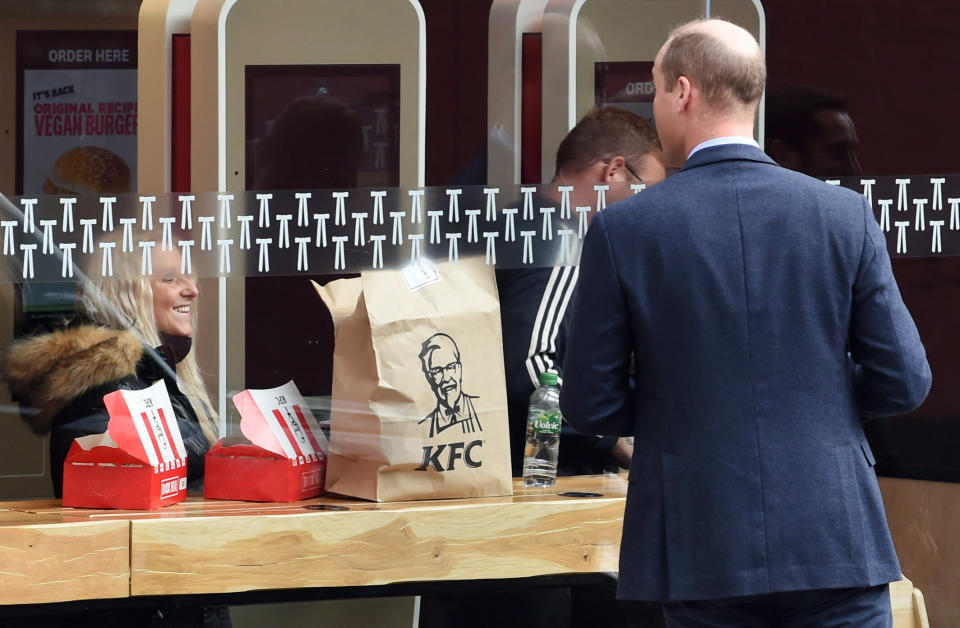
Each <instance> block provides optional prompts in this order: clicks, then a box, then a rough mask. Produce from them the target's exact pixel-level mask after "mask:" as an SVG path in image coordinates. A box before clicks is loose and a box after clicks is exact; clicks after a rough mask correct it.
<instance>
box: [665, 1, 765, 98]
mask: <svg viewBox="0 0 960 628" xmlns="http://www.w3.org/2000/svg"><path fill="white" fill-rule="evenodd" d="M660 71H661V72H662V73H663V78H664V84H665V85H666V86H667V90H668V91H670V90H672V89H673V86H674V85H675V84H676V82H677V79H678V78H679V77H681V76H685V77H687V79H688V80H689V81H690V82H691V83H693V84H694V85H695V86H696V87H697V89H699V91H700V94H701V95H702V97H703V100H704V102H705V103H706V104H707V105H708V106H709V107H710V108H712V109H714V110H718V111H723V110H728V109H731V108H750V109H753V108H755V107H756V106H757V104H758V103H759V102H760V97H761V96H762V95H763V88H764V85H765V84H766V80H767V68H766V64H765V63H764V60H763V52H762V51H761V50H760V46H759V44H757V41H756V39H754V37H753V35H751V34H750V33H749V32H747V31H746V30H744V29H743V28H740V27H739V26H737V25H735V24H731V23H730V22H726V21H723V20H715V19H714V20H696V21H693V22H688V23H686V24H684V25H682V26H679V27H678V28H676V29H674V31H673V32H672V33H671V34H670V37H669V38H668V39H667V43H666V44H665V45H664V49H663V56H662V58H661V60H660Z"/></svg>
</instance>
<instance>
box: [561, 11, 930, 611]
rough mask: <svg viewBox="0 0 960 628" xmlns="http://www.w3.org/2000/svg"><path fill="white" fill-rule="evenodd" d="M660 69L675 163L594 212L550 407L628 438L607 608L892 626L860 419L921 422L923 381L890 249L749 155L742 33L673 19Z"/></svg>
mask: <svg viewBox="0 0 960 628" xmlns="http://www.w3.org/2000/svg"><path fill="white" fill-rule="evenodd" d="M653 72H654V84H655V86H656V89H657V94H656V98H655V100H654V115H655V117H656V121H657V126H658V132H659V134H660V138H661V141H662V143H663V149H664V155H665V157H666V159H667V163H668V165H681V164H683V163H684V162H685V165H684V166H683V169H682V170H681V171H680V172H679V173H678V174H676V175H675V176H673V177H671V178H669V179H667V181H666V182H664V183H661V184H660V185H657V186H654V187H653V188H651V189H649V190H647V191H645V192H644V193H642V194H639V195H637V196H634V197H632V198H630V199H628V200H626V201H624V202H622V203H617V204H616V205H614V206H612V207H609V208H607V209H606V210H604V211H603V212H600V213H599V214H598V215H597V217H596V218H595V219H594V221H593V224H592V226H591V227H590V230H589V231H588V233H587V236H586V239H585V242H584V245H583V251H582V255H581V262H580V274H581V278H580V281H579V285H578V293H577V295H576V297H575V304H574V312H573V320H572V324H571V331H570V335H569V337H568V348H567V358H566V363H565V368H566V372H567V373H576V376H574V377H568V378H567V379H566V381H565V383H564V387H563V390H562V392H561V401H560V403H561V408H562V410H563V413H564V416H565V418H566V419H567V420H568V421H569V422H570V423H571V424H573V425H574V427H576V428H577V429H580V430H581V431H584V432H588V433H601V434H617V435H629V434H633V435H635V437H636V441H635V451H634V454H633V459H632V462H631V465H630V474H629V480H630V481H629V489H628V497H627V508H626V513H625V515H624V526H623V540H622V544H621V554H620V584H619V591H618V593H619V595H620V597H623V598H629V599H637V600H659V601H661V602H663V603H664V604H663V607H664V615H665V619H666V623H667V625H668V626H737V627H747V626H791V627H795V626H818V627H821V626H840V625H843V626H858V627H874V626H876V627H879V626H890V625H891V612H890V601H889V593H888V589H887V583H888V582H890V581H893V580H898V579H899V578H900V577H901V575H900V567H899V564H898V562H897V557H896V554H895V552H894V548H893V543H892V542H891V539H890V533H889V531H888V529H887V524H886V519H885V515H884V510H883V503H882V501H881V497H880V491H879V488H878V485H877V480H876V475H875V473H874V470H873V468H872V467H873V464H874V459H873V454H872V453H871V451H870V448H869V445H867V441H866V440H865V439H864V435H863V428H862V425H861V417H874V416H881V415H889V414H897V413H903V412H907V411H909V410H911V409H913V408H915V407H917V406H918V405H919V404H920V403H921V402H922V401H923V399H924V397H925V396H926V394H927V392H928V391H929V388H930V378H931V376H930V369H929V366H928V365H927V360H926V354H925V352H924V349H923V345H922V344H921V342H920V338H919V336H918V334H917V329H916V326H915V325H914V323H913V320H912V319H911V317H910V314H909V312H908V311H907V309H906V307H905V306H904V304H903V301H902V299H901V297H900V292H899V290H898V288H897V285H896V282H895V281H894V278H893V274H892V272H891V268H890V260H889V257H888V255H887V252H886V247H885V242H884V238H883V234H882V233H881V231H880V229H879V226H878V225H877V222H876V219H875V218H874V215H873V212H872V210H871V208H870V207H869V206H868V204H867V202H866V201H865V199H864V198H863V197H862V196H860V195H859V194H856V193H855V192H852V191H850V190H846V189H842V188H838V187H834V186H830V185H826V184H824V183H822V182H820V181H817V180H815V179H812V178H809V177H807V176H805V175H802V174H799V173H796V172H792V171H788V170H786V169H784V168H781V167H779V166H778V165H777V164H776V163H774V162H773V161H771V160H770V159H769V158H768V157H767V156H766V155H765V154H764V153H763V152H762V151H761V150H760V149H759V148H758V146H757V144H756V142H754V141H753V139H752V134H753V128H754V120H755V115H756V111H757V107H758V103H759V101H760V97H761V94H762V92H763V86H764V82H765V79H766V70H765V67H764V62H763V56H762V53H761V51H760V48H759V46H758V45H757V43H756V41H755V40H754V39H753V37H752V36H751V35H750V34H749V33H747V32H746V31H744V30H743V29H741V28H739V27H736V26H734V25H732V24H730V23H727V22H722V21H719V20H706V21H697V22H693V23H690V24H687V25H684V26H681V27H680V28H678V29H677V30H675V31H674V32H673V33H672V34H671V36H670V37H669V39H668V40H667V42H666V43H665V44H664V46H663V47H662V48H661V50H660V52H659V53H658V54H657V57H656V59H655V63H654V70H653ZM631 356H632V357H633V361H634V364H635V369H636V379H635V384H634V383H632V382H631V377H630V375H629V371H630V364H631Z"/></svg>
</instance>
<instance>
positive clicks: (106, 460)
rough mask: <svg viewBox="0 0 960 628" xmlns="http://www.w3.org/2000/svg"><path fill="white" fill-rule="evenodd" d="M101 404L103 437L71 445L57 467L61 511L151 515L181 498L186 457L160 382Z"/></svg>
mask: <svg viewBox="0 0 960 628" xmlns="http://www.w3.org/2000/svg"><path fill="white" fill-rule="evenodd" d="M103 402H104V404H105V405H106V407H107V412H108V413H109V415H110V420H109V422H108V423H107V431H106V432H104V433H103V434H91V435H89V436H83V437H80V438H77V439H75V440H74V441H73V445H71V446H70V451H69V452H68V453H67V458H66V461H65V462H64V465H63V505H64V506H71V507H77V508H118V509H123V510H154V509H156V508H161V507H163V506H169V505H170V504H175V503H177V502H182V501H183V500H184V499H186V496H187V451H186V448H185V447H184V446H183V439H182V438H181V436H180V428H179V427H178V426H177V418H176V416H175V415H174V413H173V406H172V405H171V404H170V396H169V395H168V394H167V387H166V385H165V384H164V383H163V381H162V380H161V381H158V382H157V383H156V384H154V385H153V386H150V387H149V388H145V389H144V390H118V391H115V392H112V393H110V394H108V395H105V396H104V398H103Z"/></svg>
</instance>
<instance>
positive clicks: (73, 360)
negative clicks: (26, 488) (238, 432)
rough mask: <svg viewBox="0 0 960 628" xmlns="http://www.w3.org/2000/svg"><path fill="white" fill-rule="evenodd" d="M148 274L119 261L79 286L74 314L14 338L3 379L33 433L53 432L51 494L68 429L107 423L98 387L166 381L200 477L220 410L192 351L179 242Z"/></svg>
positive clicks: (193, 470)
mask: <svg viewBox="0 0 960 628" xmlns="http://www.w3.org/2000/svg"><path fill="white" fill-rule="evenodd" d="M153 262H154V271H155V272H154V274H153V275H152V276H150V277H144V276H141V275H140V274H139V273H138V272H137V271H138V270H139V269H135V268H132V267H131V265H128V264H121V265H118V273H117V276H115V277H100V276H99V275H100V273H92V278H91V279H89V280H86V281H84V283H82V284H81V286H80V295H79V310H80V314H79V316H78V317H77V319H76V320H73V321H70V323H69V324H68V325H64V326H63V327H62V328H61V329H56V330H53V331H49V332H46V333H40V334H36V335H32V336H25V337H22V338H20V339H18V340H17V341H16V342H14V343H13V344H12V345H11V346H10V348H9V350H8V352H7V356H6V360H5V361H4V365H3V374H4V378H5V379H6V380H7V382H8V383H9V384H10V389H11V392H12V393H13V395H14V397H15V398H16V399H18V400H19V401H21V403H22V404H23V409H22V416H23V418H24V420H25V421H26V422H27V423H28V424H29V425H30V427H31V428H32V429H33V430H34V431H35V432H36V433H37V434H40V435H44V434H47V433H50V472H51V476H52V479H53V488H54V495H55V496H56V497H60V496H61V495H62V492H63V463H64V459H65V458H66V456H67V452H68V451H69V449H70V446H71V444H72V443H73V440H74V439H75V438H78V437H80V436H86V435H88V434H100V433H103V432H105V431H106V429H107V422H108V420H109V416H108V414H107V410H106V408H105V407H104V405H103V396H104V395H105V394H107V393H109V392H113V391H115V390H118V389H126V390H138V389H142V388H146V387H148V386H150V385H151V384H153V383H154V382H155V381H157V380H159V379H162V380H164V382H165V383H166V385H167V390H168V391H169V393H170V398H171V402H172V403H173V407H174V412H175V413H176V415H177V423H178V425H179V427H180V433H181V434H182V436H183V440H184V445H185V446H186V449H187V453H188V461H187V473H188V479H189V482H190V485H191V488H193V487H198V486H200V485H201V483H202V479H203V462H204V455H205V454H206V452H207V450H208V449H209V448H210V446H211V445H212V444H213V443H214V442H216V438H217V424H216V421H217V417H216V413H215V412H214V410H213V404H212V403H211V401H210V397H209V395H208V394H207V391H206V388H205V387H204V385H203V381H202V379H201V376H200V370H199V368H198V367H197V360H196V356H195V354H194V352H192V351H191V346H192V341H193V336H194V327H195V320H196V315H197V308H196V302H197V297H198V296H199V292H198V290H197V286H196V283H195V280H194V279H193V278H191V277H188V276H186V275H183V274H181V273H180V255H179V253H178V252H176V251H157V252H155V253H154V260H153Z"/></svg>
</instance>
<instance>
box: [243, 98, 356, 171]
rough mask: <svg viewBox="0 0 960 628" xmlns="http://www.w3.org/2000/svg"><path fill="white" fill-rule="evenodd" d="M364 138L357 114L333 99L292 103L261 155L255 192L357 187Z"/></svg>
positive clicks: (269, 133) (274, 126) (272, 126)
mask: <svg viewBox="0 0 960 628" xmlns="http://www.w3.org/2000/svg"><path fill="white" fill-rule="evenodd" d="M362 152H363V133H362V131H361V129H360V121H359V119H358V118H357V114H356V113H355V112H354V111H353V109H351V108H350V107H348V106H347V105H345V104H344V103H343V102H341V101H339V100H337V99H336V98H333V97H331V96H326V95H319V96H305V97H303V98H297V99H296V100H293V101H291V102H290V103H288V104H287V105H286V106H285V107H284V108H283V110H281V111H280V113H279V114H278V115H277V117H276V119H274V120H273V122H272V123H271V124H270V127H269V128H268V129H267V134H266V136H265V137H264V138H263V140H262V141H261V144H260V147H259V149H258V151H257V162H256V173H257V174H256V179H255V180H254V186H253V189H255V190H310V189H314V188H318V187H328V188H338V189H347V188H353V187H356V186H357V172H358V171H359V164H360V157H361V154H362Z"/></svg>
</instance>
